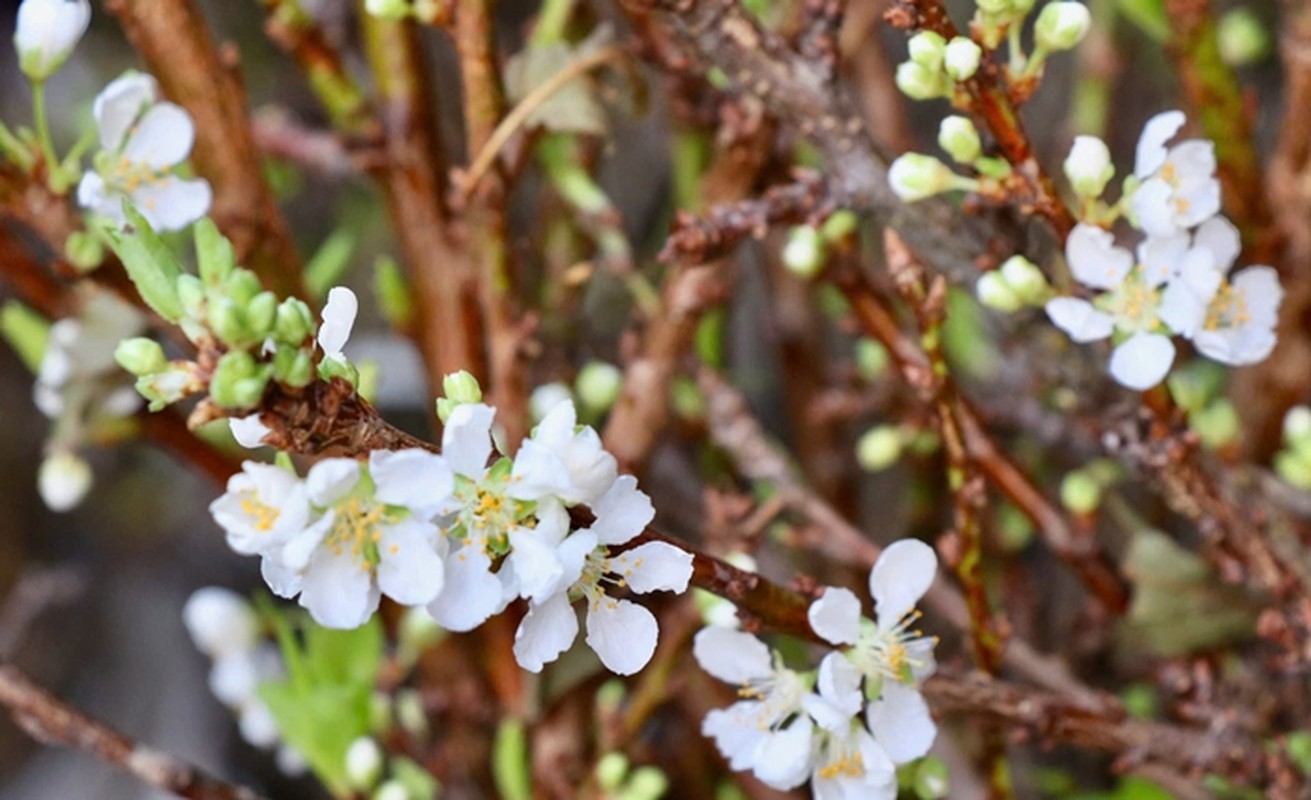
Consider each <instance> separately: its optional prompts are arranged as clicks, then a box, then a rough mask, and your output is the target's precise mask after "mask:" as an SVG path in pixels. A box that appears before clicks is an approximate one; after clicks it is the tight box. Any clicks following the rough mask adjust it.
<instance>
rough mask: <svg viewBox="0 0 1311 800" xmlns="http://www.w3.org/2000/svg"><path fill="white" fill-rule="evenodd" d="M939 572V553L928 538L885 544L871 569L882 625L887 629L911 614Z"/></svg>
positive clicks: (871, 593) (870, 573)
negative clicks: (929, 543) (934, 549)
mask: <svg viewBox="0 0 1311 800" xmlns="http://www.w3.org/2000/svg"><path fill="white" fill-rule="evenodd" d="M937 575H938V557H937V555H936V554H935V553H934V552H933V548H932V547H929V546H928V545H927V544H925V543H924V542H921V541H919V540H918V539H899V540H897V541H895V542H893V543H892V544H890V545H888V546H887V547H885V548H883V552H882V553H880V554H879V558H878V560H877V561H875V562H874V568H873V569H872V570H870V572H869V593H870V596H871V597H873V598H874V612H875V614H876V615H877V616H878V623H879V627H880V628H885V629H886V628H888V627H890V626H892V625H895V624H896V623H897V621H898V620H900V619H901V618H902V617H904V616H906V615H907V614H909V613H910V611H911V609H913V608H914V607H915V604H916V603H918V602H919V599H920V598H921V597H923V596H924V593H925V592H927V591H928V590H929V587H930V586H932V585H933V580H934V578H936V577H937Z"/></svg>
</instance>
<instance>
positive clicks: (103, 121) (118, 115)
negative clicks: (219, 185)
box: [77, 72, 213, 231]
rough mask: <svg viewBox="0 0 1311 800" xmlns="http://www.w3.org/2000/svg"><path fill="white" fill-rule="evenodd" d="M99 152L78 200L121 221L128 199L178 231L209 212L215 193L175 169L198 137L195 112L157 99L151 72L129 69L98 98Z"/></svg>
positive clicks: (158, 224)
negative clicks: (130, 70) (182, 175)
mask: <svg viewBox="0 0 1311 800" xmlns="http://www.w3.org/2000/svg"><path fill="white" fill-rule="evenodd" d="M93 110H94V114H95V118H96V125H97V126H98V127H99V130H100V147H101V152H100V153H99V154H98V155H97V157H96V169H95V170H94V171H88V172H87V173H86V174H85V175H84V176H83V177H82V182H81V184H79V185H78V188H77V199H78V203H79V204H81V205H82V207H83V208H87V209H89V210H91V211H94V212H96V213H97V214H100V215H102V216H104V217H107V218H109V219H111V220H113V221H114V222H116V223H117V224H118V225H120V226H121V225H123V224H124V223H125V222H126V218H125V217H124V214H123V208H122V204H123V200H124V198H126V199H127V200H129V201H131V203H132V205H133V206H135V207H136V208H137V210H138V211H140V212H141V214H142V216H144V217H145V218H146V220H147V221H148V222H149V223H150V225H151V226H152V227H154V228H155V229H157V230H164V231H175V230H181V229H183V228H185V227H186V226H188V225H190V224H191V223H192V222H195V221H196V220H197V219H199V218H200V217H202V216H204V215H205V213H206V212H207V211H208V210H209V205H210V201H211V200H212V198H213V192H212V191H211V189H210V186H209V183H208V182H207V181H205V180H203V179H187V178H181V177H178V176H177V175H176V174H174V168H175V167H177V166H178V165H180V164H182V162H184V161H186V159H187V156H188V155H190V153H191V146H192V144H193V142H194V141H195V137H196V130H195V125H194V124H193V123H192V121H191V116H190V115H189V114H187V112H186V111H185V110H184V109H183V108H182V107H181V106H178V105H175V104H173V103H168V102H161V101H160V100H159V85H158V84H157V83H156V82H155V79H154V78H152V77H151V76H149V75H145V74H142V73H139V72H128V73H126V74H124V75H123V76H122V77H120V78H118V79H116V80H115V81H113V82H112V83H110V84H109V85H108V86H106V87H105V89H104V91H102V92H101V93H100V95H99V96H98V97H96V101H95V105H94V109H93Z"/></svg>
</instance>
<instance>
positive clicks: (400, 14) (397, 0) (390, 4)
mask: <svg viewBox="0 0 1311 800" xmlns="http://www.w3.org/2000/svg"><path fill="white" fill-rule="evenodd" d="M364 10H365V12H367V13H368V14H371V15H372V16H375V17H378V18H379V19H388V20H402V19H405V18H406V17H407V16H409V14H410V2H409V0H365V1H364Z"/></svg>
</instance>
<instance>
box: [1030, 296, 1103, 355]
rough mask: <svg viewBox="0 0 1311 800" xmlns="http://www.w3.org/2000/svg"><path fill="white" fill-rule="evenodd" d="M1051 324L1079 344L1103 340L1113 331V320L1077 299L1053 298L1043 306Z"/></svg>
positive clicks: (1084, 301)
mask: <svg viewBox="0 0 1311 800" xmlns="http://www.w3.org/2000/svg"><path fill="white" fill-rule="evenodd" d="M1044 309H1045V310H1046V311H1047V317H1048V319H1050V320H1051V321H1052V324H1053V325H1055V326H1056V327H1058V328H1060V329H1061V330H1063V331H1065V332H1066V333H1068V334H1069V335H1070V338H1071V339H1073V340H1074V341H1076V342H1079V343H1080V344H1082V343H1085V342H1095V341H1098V340H1099V339H1105V338H1106V337H1108V336H1110V335H1111V334H1112V333H1113V332H1114V331H1115V318H1114V317H1112V316H1111V315H1110V314H1107V313H1105V312H1102V311H1098V310H1097V309H1096V308H1095V307H1094V306H1093V304H1092V303H1089V302H1088V301H1087V300H1082V299H1080V298H1078V297H1053V298H1052V299H1051V300H1048V301H1047V305H1046V306H1044Z"/></svg>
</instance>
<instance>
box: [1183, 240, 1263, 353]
mask: <svg viewBox="0 0 1311 800" xmlns="http://www.w3.org/2000/svg"><path fill="white" fill-rule="evenodd" d="M1195 238H1196V240H1197V241H1198V242H1199V243H1200V244H1199V246H1205V247H1206V248H1208V249H1209V250H1210V252H1211V253H1212V254H1213V255H1214V259H1215V260H1214V270H1215V272H1214V280H1215V284H1216V289H1215V290H1214V291H1213V292H1212V293H1211V294H1210V295H1209V296H1208V297H1207V299H1208V301H1209V302H1207V303H1206V304H1205V305H1204V306H1203V307H1202V308H1200V309H1199V310H1198V311H1197V312H1196V316H1195V322H1196V324H1195V325H1194V332H1193V333H1192V339H1193V344H1194V346H1196V347H1197V349H1198V350H1199V351H1200V352H1201V353H1202V355H1204V356H1206V357H1207V358H1211V359H1214V360H1215V361H1220V362H1222V363H1225V364H1230V365H1233V366H1243V365H1246V364H1255V363H1257V362H1260V361H1263V360H1265V358H1266V356H1268V355H1270V351H1271V350H1273V349H1274V347H1275V338H1276V337H1275V327H1276V325H1278V323H1279V304H1280V302H1281V301H1282V300H1283V296H1284V290H1283V287H1282V286H1280V283H1279V274H1278V273H1277V272H1275V271H1274V269H1272V268H1271V267H1267V266H1252V267H1247V268H1246V269H1242V270H1239V271H1238V272H1237V273H1236V274H1234V275H1233V276H1232V277H1227V276H1228V273H1229V271H1230V270H1231V269H1232V268H1233V264H1234V260H1235V259H1236V258H1237V256H1238V253H1239V250H1240V249H1241V245H1240V243H1239V237H1238V230H1237V229H1236V228H1235V227H1234V226H1233V224H1231V223H1230V222H1229V221H1228V220H1226V219H1225V218H1224V217H1215V218H1213V219H1211V220H1208V221H1207V222H1205V223H1203V224H1202V225H1201V227H1199V228H1198V229H1197V233H1196V236H1195Z"/></svg>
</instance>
